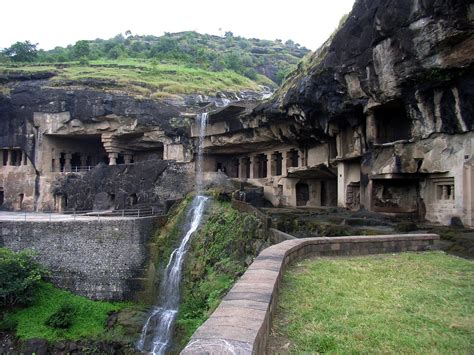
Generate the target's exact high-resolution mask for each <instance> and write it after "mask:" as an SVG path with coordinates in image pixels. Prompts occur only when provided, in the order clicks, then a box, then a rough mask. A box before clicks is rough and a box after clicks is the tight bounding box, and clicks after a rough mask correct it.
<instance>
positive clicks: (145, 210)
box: [14, 206, 162, 222]
mask: <svg viewBox="0 0 474 355" xmlns="http://www.w3.org/2000/svg"><path fill="white" fill-rule="evenodd" d="M161 215H162V210H161V209H160V208H157V207H154V206H147V207H140V208H129V209H119V210H105V211H94V210H69V211H62V212H58V211H43V212H26V211H25V212H23V213H21V212H20V213H19V212H15V215H14V216H17V217H19V216H22V217H23V218H15V219H16V220H20V219H21V220H24V221H28V220H30V221H32V220H36V221H50V222H52V221H53V220H61V221H62V220H74V221H75V220H76V219H82V220H86V219H87V220H90V219H97V220H100V219H107V218H108V217H115V218H117V217H123V218H145V217H153V216H161Z"/></svg>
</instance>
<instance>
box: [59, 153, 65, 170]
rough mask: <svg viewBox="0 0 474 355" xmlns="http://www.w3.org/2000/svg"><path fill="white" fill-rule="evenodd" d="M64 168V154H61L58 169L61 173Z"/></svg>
mask: <svg viewBox="0 0 474 355" xmlns="http://www.w3.org/2000/svg"><path fill="white" fill-rule="evenodd" d="M65 166H66V153H61V155H60V158H59V167H60V169H61V171H64V167H65Z"/></svg>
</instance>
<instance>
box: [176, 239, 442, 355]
mask: <svg viewBox="0 0 474 355" xmlns="http://www.w3.org/2000/svg"><path fill="white" fill-rule="evenodd" d="M438 240H439V236H438V235H436V234H399V235H376V236H370V237H367V236H352V237H325V238H306V239H291V240H286V241H284V242H281V243H279V244H276V245H273V246H271V247H269V248H267V249H265V250H263V251H262V252H261V253H260V255H259V256H258V257H257V258H256V259H255V261H254V262H253V264H252V265H250V267H249V268H248V270H247V271H246V272H245V273H244V275H242V277H241V278H240V280H239V281H238V282H237V283H236V284H235V285H234V287H233V288H232V289H231V290H230V291H229V292H228V294H227V295H226V297H224V299H223V300H222V302H221V304H220V305H219V307H218V308H217V309H216V310H215V311H214V313H213V314H212V315H211V317H210V318H209V319H208V320H207V321H206V322H205V323H204V324H203V325H202V326H201V327H199V328H198V329H197V330H196V332H195V333H194V334H193V336H192V337H191V340H190V341H189V343H188V345H187V346H186V348H184V350H183V351H182V352H181V354H264V353H265V351H266V346H267V341H268V335H269V331H270V326H271V318H272V315H273V310H274V308H275V305H276V302H277V297H278V292H279V286H280V283H281V278H282V275H283V272H284V271H285V269H286V266H287V265H288V264H289V263H291V262H293V261H295V260H300V259H304V258H308V257H313V256H347V255H350V256H353V255H368V254H381V253H394V252H402V251H425V250H433V249H436V241H438Z"/></svg>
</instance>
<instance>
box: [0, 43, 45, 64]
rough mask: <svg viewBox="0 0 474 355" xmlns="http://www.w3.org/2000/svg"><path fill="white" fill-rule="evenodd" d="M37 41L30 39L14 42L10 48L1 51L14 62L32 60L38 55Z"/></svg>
mask: <svg viewBox="0 0 474 355" xmlns="http://www.w3.org/2000/svg"><path fill="white" fill-rule="evenodd" d="M37 46H38V43H36V44H33V43H31V42H30V41H25V42H16V43H14V44H12V45H11V47H10V48H6V49H5V50H3V53H4V54H5V55H6V56H7V57H10V59H11V60H12V61H14V62H33V61H34V60H35V59H36V57H37V56H38V49H37V48H36V47H37Z"/></svg>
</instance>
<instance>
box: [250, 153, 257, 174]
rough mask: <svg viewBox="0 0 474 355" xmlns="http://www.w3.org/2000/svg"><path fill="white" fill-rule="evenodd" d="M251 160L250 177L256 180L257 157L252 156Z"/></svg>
mask: <svg viewBox="0 0 474 355" xmlns="http://www.w3.org/2000/svg"><path fill="white" fill-rule="evenodd" d="M249 159H250V174H249V175H250V176H249V178H250V179H254V178H255V175H254V172H255V171H254V170H255V165H256V164H255V156H254V155H251V156H250V157H249Z"/></svg>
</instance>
